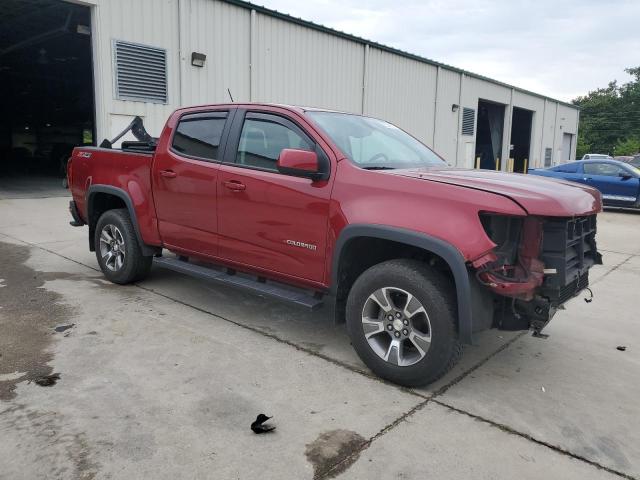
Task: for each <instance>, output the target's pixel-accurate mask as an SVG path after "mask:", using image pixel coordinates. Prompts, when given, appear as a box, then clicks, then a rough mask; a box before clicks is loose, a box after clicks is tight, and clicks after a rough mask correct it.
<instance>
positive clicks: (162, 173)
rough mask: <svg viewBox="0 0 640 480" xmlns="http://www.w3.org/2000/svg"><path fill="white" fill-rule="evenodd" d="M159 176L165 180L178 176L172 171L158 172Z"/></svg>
mask: <svg viewBox="0 0 640 480" xmlns="http://www.w3.org/2000/svg"><path fill="white" fill-rule="evenodd" d="M160 175H161V176H163V177H165V178H176V177H177V176H178V174H177V173H176V172H174V171H173V170H160Z"/></svg>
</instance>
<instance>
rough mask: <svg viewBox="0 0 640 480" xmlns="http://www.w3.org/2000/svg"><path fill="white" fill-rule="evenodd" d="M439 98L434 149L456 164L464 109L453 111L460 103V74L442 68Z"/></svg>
mask: <svg viewBox="0 0 640 480" xmlns="http://www.w3.org/2000/svg"><path fill="white" fill-rule="evenodd" d="M437 92H438V98H437V101H436V114H435V117H436V121H435V125H434V128H435V132H434V135H433V138H434V141H433V149H434V150H435V151H436V152H437V153H438V154H440V155H441V156H442V157H443V158H444V159H445V160H447V161H448V162H449V163H451V164H454V165H455V163H456V151H457V149H456V143H457V141H458V126H459V125H460V117H459V116H460V115H462V108H459V109H458V111H457V112H453V111H452V108H451V107H452V105H454V104H455V105H459V103H460V74H459V73H457V72H452V71H450V70H445V69H443V68H441V69H440V70H439V72H438V87H437Z"/></svg>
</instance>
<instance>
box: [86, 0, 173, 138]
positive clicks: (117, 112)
mask: <svg viewBox="0 0 640 480" xmlns="http://www.w3.org/2000/svg"><path fill="white" fill-rule="evenodd" d="M84 3H89V4H90V5H92V6H93V8H92V9H91V10H92V12H91V17H92V19H91V29H92V36H93V50H94V52H93V58H94V83H95V97H96V130H97V132H98V138H97V140H98V142H100V141H101V140H102V138H104V137H111V136H113V135H114V134H115V133H117V132H119V131H121V130H122V129H123V128H124V127H125V126H126V125H127V124H128V123H129V122H130V121H131V119H132V118H133V117H134V116H136V115H139V116H141V117H143V118H144V120H145V124H146V125H147V127H148V129H149V131H150V132H152V133H153V134H158V133H159V132H160V131H161V129H162V126H163V125H164V122H165V120H166V118H167V116H168V115H169V114H170V113H171V112H172V111H173V110H174V108H175V106H176V105H178V103H179V94H180V93H179V92H180V90H179V71H180V69H179V65H178V58H179V57H178V21H177V18H178V0H135V1H131V0H89V1H87V2H84ZM113 40H125V41H129V42H135V43H141V44H145V45H150V46H154V47H159V48H164V49H166V51H167V74H168V78H167V82H168V103H167V104H160V103H149V102H133V101H123V100H117V99H116V98H115V97H116V95H115V82H114V78H115V74H114V69H113V49H112V42H113Z"/></svg>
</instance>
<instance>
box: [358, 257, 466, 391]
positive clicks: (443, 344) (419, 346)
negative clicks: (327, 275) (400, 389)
mask: <svg viewBox="0 0 640 480" xmlns="http://www.w3.org/2000/svg"><path fill="white" fill-rule="evenodd" d="M346 313H347V329H348V332H349V336H350V338H351V343H352V344H353V347H354V348H355V350H356V352H357V353H358V355H359V356H360V358H361V359H362V361H363V362H364V363H365V364H366V365H367V366H368V367H369V368H370V369H371V370H373V372H375V373H376V374H377V375H379V376H380V377H382V378H385V379H387V380H390V381H392V382H394V383H397V384H400V385H404V386H410V387H415V386H420V385H425V384H428V383H431V382H433V381H435V380H437V379H438V378H440V377H441V376H442V375H444V374H445V373H446V372H447V371H449V370H450V369H451V368H452V367H453V366H454V365H455V364H456V363H457V361H458V360H459V358H460V356H461V354H462V345H461V344H460V342H459V341H458V335H457V332H456V302H455V287H454V285H453V283H452V282H450V281H448V280H447V278H446V277H444V276H443V275H441V274H440V273H439V272H436V271H433V270H431V269H429V268H428V267H427V266H426V265H425V264H424V263H423V262H419V261H416V260H408V259H398V260H390V261H386V262H383V263H380V264H378V265H375V266H373V267H371V268H369V269H368V270H366V271H365V272H364V273H363V274H362V275H360V277H359V278H358V279H357V280H356V281H355V283H354V284H353V287H352V288H351V291H350V292H349V296H348V298H347V312H346Z"/></svg>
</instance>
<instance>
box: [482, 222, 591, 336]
mask: <svg viewBox="0 0 640 480" xmlns="http://www.w3.org/2000/svg"><path fill="white" fill-rule="evenodd" d="M480 220H481V223H482V226H483V227H484V230H485V232H486V234H487V236H488V237H489V238H490V239H491V241H492V242H493V243H494V244H495V247H494V248H493V249H492V250H491V251H489V252H487V253H485V254H484V255H482V256H481V257H479V258H476V259H475V260H473V261H472V262H471V267H472V269H473V271H474V274H475V278H476V280H477V282H478V284H480V285H482V286H484V287H485V288H487V289H489V290H490V291H491V292H492V293H493V302H492V305H491V306H489V305H487V304H486V303H485V305H484V308H483V309H484V310H485V311H484V312H482V313H483V315H482V316H483V317H484V318H485V319H487V320H488V318H487V317H488V316H490V317H491V319H492V320H491V323H492V325H491V326H493V327H497V328H501V329H505V330H526V329H529V328H531V329H533V330H534V333H536V334H539V333H540V331H541V330H542V328H544V326H545V325H546V324H547V323H548V322H549V321H550V320H551V318H552V317H553V315H554V314H555V312H556V311H557V310H558V309H559V308H562V305H563V304H564V303H565V302H566V301H567V300H569V299H570V298H573V297H575V296H576V295H578V294H579V293H580V291H582V290H584V289H585V288H587V287H588V285H589V269H590V268H591V267H592V266H593V265H596V264H601V263H602V257H601V255H600V253H598V251H597V248H596V241H595V234H596V215H588V216H581V217H572V218H567V217H563V218H560V217H535V216H528V217H513V216H504V215H494V214H488V213H483V214H481V215H480ZM485 321H486V320H485ZM487 323H488V322H487Z"/></svg>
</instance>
